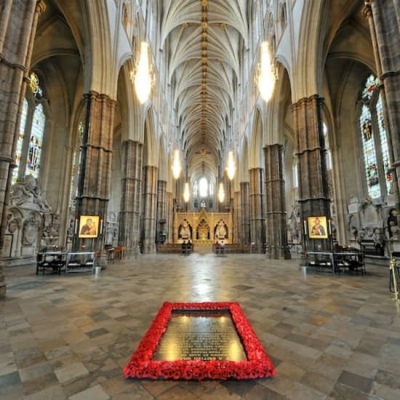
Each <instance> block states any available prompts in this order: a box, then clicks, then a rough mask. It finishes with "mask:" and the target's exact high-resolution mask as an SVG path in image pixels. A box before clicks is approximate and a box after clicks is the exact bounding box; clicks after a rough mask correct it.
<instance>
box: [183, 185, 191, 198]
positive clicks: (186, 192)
mask: <svg viewBox="0 0 400 400" xmlns="http://www.w3.org/2000/svg"><path fill="white" fill-rule="evenodd" d="M189 199H190V190H189V182H185V187H184V189H183V200H184V201H185V203H188V202H189Z"/></svg>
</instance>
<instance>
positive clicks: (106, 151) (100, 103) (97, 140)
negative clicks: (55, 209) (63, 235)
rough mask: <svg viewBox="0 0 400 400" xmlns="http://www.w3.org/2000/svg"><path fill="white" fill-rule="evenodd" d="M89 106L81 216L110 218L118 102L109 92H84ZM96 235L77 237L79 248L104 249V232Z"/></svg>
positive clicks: (83, 151)
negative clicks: (107, 214)
mask: <svg viewBox="0 0 400 400" xmlns="http://www.w3.org/2000/svg"><path fill="white" fill-rule="evenodd" d="M84 102H85V107H86V117H85V125H84V131H83V140H82V147H81V149H82V153H81V154H82V158H81V164H80V180H79V184H78V197H77V208H76V210H77V217H78V218H79V216H81V215H95V216H99V217H100V220H103V221H106V220H107V218H106V213H107V207H108V201H109V194H110V183H111V167H112V163H111V161H112V139H113V136H112V135H113V126H114V112H115V105H116V102H115V101H114V100H112V99H110V98H109V97H108V96H107V95H105V94H99V93H96V92H90V93H87V94H85V95H84ZM99 233H100V235H99V236H98V237H97V238H96V239H77V240H76V241H75V246H74V247H75V249H76V250H81V249H82V247H84V248H85V250H87V251H101V250H102V246H103V237H102V235H101V232H99Z"/></svg>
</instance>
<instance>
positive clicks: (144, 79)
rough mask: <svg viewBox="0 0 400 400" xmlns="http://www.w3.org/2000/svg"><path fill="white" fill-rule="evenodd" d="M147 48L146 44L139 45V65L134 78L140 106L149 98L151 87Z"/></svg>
mask: <svg viewBox="0 0 400 400" xmlns="http://www.w3.org/2000/svg"><path fill="white" fill-rule="evenodd" d="M148 48H149V45H148V43H147V42H142V43H141V45H140V58H139V64H138V66H137V69H136V74H135V78H134V84H135V90H136V95H137V97H138V100H139V102H140V103H141V104H143V103H145V102H146V101H147V99H148V98H149V95H150V91H151V86H152V76H151V72H150V64H149V50H148Z"/></svg>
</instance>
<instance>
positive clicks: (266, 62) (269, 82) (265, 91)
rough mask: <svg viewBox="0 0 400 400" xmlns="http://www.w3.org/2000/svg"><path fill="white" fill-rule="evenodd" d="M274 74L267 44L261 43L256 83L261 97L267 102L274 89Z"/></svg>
mask: <svg viewBox="0 0 400 400" xmlns="http://www.w3.org/2000/svg"><path fill="white" fill-rule="evenodd" d="M275 80H276V78H275V73H274V71H273V65H272V62H271V54H270V51H269V45H268V42H262V43H261V62H260V64H259V66H258V71H257V76H256V81H257V84H258V90H259V91H260V94H261V97H262V98H263V99H264V100H265V101H266V102H268V101H269V100H270V99H271V97H272V93H273V92H274V88H275Z"/></svg>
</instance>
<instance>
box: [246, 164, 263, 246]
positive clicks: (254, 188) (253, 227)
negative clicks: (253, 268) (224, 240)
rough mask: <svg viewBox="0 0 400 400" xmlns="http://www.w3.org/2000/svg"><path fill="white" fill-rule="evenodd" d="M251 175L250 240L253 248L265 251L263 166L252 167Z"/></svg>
mask: <svg viewBox="0 0 400 400" xmlns="http://www.w3.org/2000/svg"><path fill="white" fill-rule="evenodd" d="M249 175H250V187H249V191H250V196H249V197H250V240H251V242H252V243H254V246H253V250H254V252H256V253H263V251H264V250H263V246H264V243H265V225H264V224H265V220H264V193H263V175H264V171H263V169H262V168H251V169H250V170H249Z"/></svg>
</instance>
